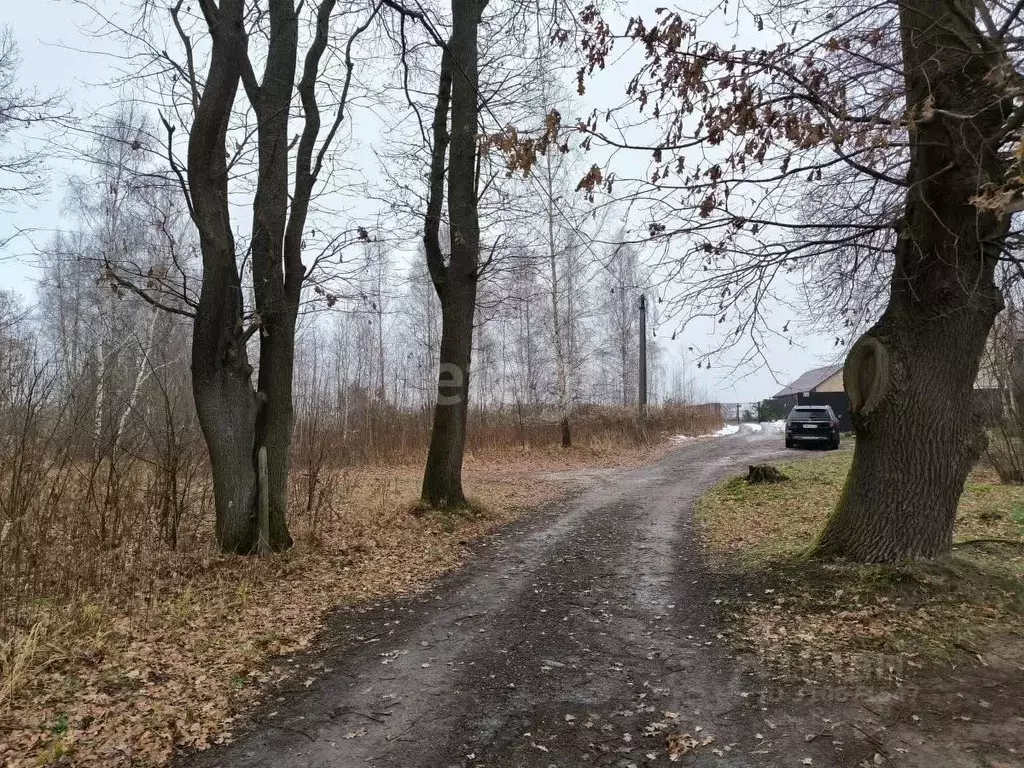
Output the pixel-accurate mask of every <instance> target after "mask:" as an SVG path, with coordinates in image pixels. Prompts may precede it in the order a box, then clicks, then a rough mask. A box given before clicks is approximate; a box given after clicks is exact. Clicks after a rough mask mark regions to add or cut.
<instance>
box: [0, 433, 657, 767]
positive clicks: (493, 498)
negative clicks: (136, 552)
mask: <svg viewBox="0 0 1024 768" xmlns="http://www.w3.org/2000/svg"><path fill="white" fill-rule="evenodd" d="M663 450H664V446H663V445H655V446H649V447H645V448H640V449H637V448H635V447H632V446H618V447H616V448H612V447H604V448H602V447H587V448H574V449H571V450H567V451H563V450H561V449H557V448H553V447H542V448H537V449H531V450H525V451H524V450H515V449H507V450H505V451H502V452H501V454H500V455H497V453H496V452H495V453H492V454H489V455H481V454H480V453H471V454H470V455H469V456H468V457H467V462H466V473H465V480H466V487H467V491H468V492H469V494H470V496H471V499H472V501H473V502H474V506H475V508H476V509H478V510H479V511H480V512H479V514H478V515H476V516H472V517H462V516H458V517H450V518H449V517H439V516H437V515H435V514H428V515H424V516H421V517H417V516H415V515H413V514H410V509H411V507H412V505H413V502H414V500H415V499H416V497H417V495H418V490H419V482H420V479H421V475H420V473H421V467H420V465H419V464H418V463H416V464H405V465H396V466H388V467H377V468H360V469H344V470H332V471H331V472H330V473H329V475H328V476H326V477H325V478H321V479H322V482H323V483H324V485H325V486H327V487H330V488H331V489H332V493H330V494H327V495H325V496H324V499H323V500H324V501H325V503H324V504H322V505H320V507H319V508H318V510H317V511H316V515H315V517H306V516H304V515H303V514H302V513H301V512H297V513H296V514H295V515H293V532H294V533H295V534H296V540H297V542H298V544H297V546H296V547H295V548H294V549H293V550H292V551H290V552H288V553H286V554H283V555H280V556H275V557H270V558H264V559H255V558H230V557H225V556H222V555H219V554H218V553H216V552H215V551H214V550H213V549H212V547H211V546H210V545H206V546H204V547H202V548H201V549H198V548H197V549H195V550H192V551H188V552H177V553H171V552H164V553H163V554H162V555H161V556H160V557H156V556H154V557H153V558H152V559H151V560H150V561H148V563H147V568H148V569H149V570H148V571H147V572H146V573H145V574H144V578H143V579H141V580H140V581H139V583H138V588H137V590H136V591H135V592H134V593H133V594H132V595H131V596H130V597H129V598H126V597H125V596H124V592H123V590H121V589H119V590H118V591H117V593H116V595H115V594H104V593H103V592H102V591H100V590H96V591H94V592H92V593H90V594H82V595H80V596H79V597H78V598H76V599H74V600H70V601H60V602H58V601H52V600H47V599H39V600H36V601H34V602H33V603H32V604H31V606H29V607H28V608H27V610H26V612H25V614H24V615H25V618H26V621H25V623H24V625H23V626H22V628H21V629H19V630H18V631H17V632H15V633H14V634H13V636H11V637H10V638H8V639H7V640H6V641H5V642H4V644H3V645H2V646H0V670H2V678H3V679H2V681H0V764H2V765H4V766H6V768H22V767H23V766H39V765H58V764H74V765H76V766H114V765H129V764H130V765H140V766H156V765H160V764H162V763H164V762H166V761H167V760H168V759H169V757H170V756H171V755H172V754H173V752H174V751H175V750H176V749H180V748H196V749H202V748H204V747H206V746H208V745H210V744H211V743H214V742H218V741H221V740H224V739H227V738H230V734H231V728H232V722H233V720H232V718H233V715H235V714H237V713H238V712H239V711H241V710H243V709H245V708H246V707H248V706H251V705H252V704H253V702H254V701H255V700H256V699H257V697H258V696H259V690H260V686H261V685H262V684H263V683H266V682H268V681H271V680H278V679H281V678H282V677H285V676H288V675H289V674H290V673H291V672H290V669H289V664H288V663H287V657H286V654H289V653H293V652H295V651H298V650H300V649H302V648H305V647H307V646H308V645H309V644H310V643H311V642H313V640H314V638H315V637H316V635H317V633H318V632H319V631H320V630H321V628H322V626H323V621H324V618H325V616H326V614H327V613H328V612H330V611H331V609H333V608H334V607H336V606H338V605H341V604H348V603H354V602H358V601H362V600H367V599H370V598H377V597H381V596H387V595H399V594H405V593H409V592H412V591H414V590H417V589H420V588H421V587H423V586H424V585H426V584H427V583H429V582H430V581H431V580H433V579H435V578H436V577H437V576H439V575H440V574H441V573H443V572H445V571H447V570H449V569H451V568H453V567H455V566H457V565H459V564H460V563H461V562H463V561H464V560H465V558H466V557H467V555H468V549H467V547H466V546H465V544H466V543H467V542H468V541H469V540H471V539H473V538H476V537H478V536H481V535H484V534H486V533H487V532H489V531H492V530H494V529H495V528H496V527H498V526H501V525H503V524H505V523H507V522H509V521H511V520H514V519H516V518H517V517H519V516H520V515H522V514H523V513H524V512H525V511H526V510H528V509H531V508H534V507H536V506H537V505H538V504H540V503H541V502H543V501H545V500H547V499H551V498H554V497H556V496H557V495H558V494H559V493H560V492H562V490H563V489H562V488H561V487H560V486H558V485H556V484H555V483H553V482H550V481H547V480H545V479H544V475H543V473H544V472H545V471H554V470H560V469H573V468H577V467H593V466H612V465H623V464H633V463H639V462H641V461H644V460H646V459H649V458H650V457H651V456H653V455H656V454H658V453H660V452H662V451H663ZM526 478H528V479H529V482H524V479H526ZM295 496H296V501H298V497H300V496H301V494H295ZM272 660H274V661H272Z"/></svg>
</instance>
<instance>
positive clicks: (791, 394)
mask: <svg viewBox="0 0 1024 768" xmlns="http://www.w3.org/2000/svg"><path fill="white" fill-rule="evenodd" d="M769 402H770V403H771V404H772V406H773V410H775V411H776V412H777V413H780V414H782V415H784V416H785V415H787V414H788V413H789V412H790V411H791V410H792V409H793V406H795V405H831V406H832V410H833V411H835V414H836V416H838V417H839V425H840V429H842V430H843V431H844V432H848V431H850V430H851V429H853V424H852V423H851V422H850V400H849V398H847V396H846V391H845V390H844V389H843V364H842V363H837V364H835V365H826V366H823V367H821V368H813V369H811V370H809V371H807V372H806V373H804V374H803V375H801V376H800V377H799V378H797V379H795V380H794V381H791V382H790V383H789V384H787V385H786V386H785V387H783V388H782V389H781V390H779V391H778V392H777V393H776V394H775V395H773V396H772V398H771V399H770V400H769Z"/></svg>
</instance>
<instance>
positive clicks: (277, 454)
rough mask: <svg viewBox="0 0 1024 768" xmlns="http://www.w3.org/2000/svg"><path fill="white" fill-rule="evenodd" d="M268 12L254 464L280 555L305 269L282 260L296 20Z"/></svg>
mask: <svg viewBox="0 0 1024 768" xmlns="http://www.w3.org/2000/svg"><path fill="white" fill-rule="evenodd" d="M269 10H270V39H269V46H268V50H267V60H266V65H265V69H264V74H263V80H262V84H261V85H260V86H259V88H258V90H257V89H254V88H253V87H252V86H250V85H247V91H248V92H249V93H248V95H249V100H250V102H252V105H253V107H254V109H255V112H256V117H257V120H258V127H257V146H258V149H259V155H258V156H259V169H260V175H259V180H258V182H257V185H256V194H255V196H254V198H253V233H252V271H253V294H254V297H255V301H256V312H257V314H258V316H259V324H260V328H259V333H260V365H259V377H258V381H257V389H258V391H259V397H260V409H259V413H258V415H257V418H256V433H255V441H254V444H253V449H252V459H251V460H252V461H253V463H254V464H255V463H257V462H258V454H259V451H260V449H261V448H265V449H266V452H267V459H266V464H267V482H266V488H267V491H268V493H269V496H270V498H269V500H268V506H269V545H270V548H271V550H273V551H275V552H279V551H281V550H284V549H287V548H288V547H290V546H291V545H292V538H291V535H290V534H289V533H288V525H287V517H286V514H287V507H288V471H289V469H290V466H291V443H292V428H293V423H294V414H293V406H292V383H293V374H294V361H295V324H296V320H297V317H298V308H299V294H300V291H301V288H302V275H303V272H304V270H303V268H302V264H301V261H300V263H299V265H298V267H297V270H298V278H297V279H295V275H294V274H292V273H293V272H294V271H295V270H296V267H295V266H294V265H293V264H292V263H291V262H290V261H289V259H288V257H292V258H293V259H294V258H300V256H301V254H299V253H297V252H296V253H294V254H293V253H287V254H286V250H288V246H289V243H288V242H287V241H286V238H285V232H286V229H287V227H288V205H289V200H288V192H289V188H288V156H289V135H288V117H289V110H290V106H291V101H292V91H293V88H294V85H293V84H294V83H295V73H296V55H297V53H298V16H297V13H296V11H295V9H294V8H293V3H292V0H271V2H270V3H269ZM300 173H301V172H300ZM303 218H304V216H303ZM296 248H297V244H296Z"/></svg>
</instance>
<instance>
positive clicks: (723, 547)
mask: <svg viewBox="0 0 1024 768" xmlns="http://www.w3.org/2000/svg"><path fill="white" fill-rule="evenodd" d="M851 458H852V451H842V452H836V453H828V454H825V455H823V456H821V457H820V458H819V457H815V458H813V459H808V460H804V461H799V462H794V463H793V464H788V465H784V466H782V467H781V469H782V470H783V471H784V472H785V473H786V474H787V475H789V477H790V478H791V479H790V480H789V481H788V482H786V483H779V484H775V485H758V486H751V485H748V484H747V483H746V482H745V481H744V480H743V479H742V478H734V479H732V480H729V481H727V482H725V483H722V484H721V485H719V486H718V487H716V488H714V489H713V490H712V491H710V492H709V493H708V494H707V495H706V496H705V497H704V498H703V499H702V500H701V502H700V504H699V505H698V520H699V523H700V525H701V528H702V531H703V533H704V536H705V537H706V540H707V542H708V547H709V549H710V550H711V557H712V561H713V563H714V564H715V565H716V567H719V568H721V569H722V570H723V571H724V574H725V581H726V582H727V583H729V584H731V585H732V589H731V591H732V593H733V594H731V595H728V594H723V595H721V596H718V597H717V599H716V600H715V602H716V603H717V604H719V605H720V606H721V608H722V609H723V611H724V612H725V615H726V617H727V618H728V619H729V625H730V629H729V631H728V633H727V634H728V637H729V638H730V640H731V641H732V642H733V643H734V644H736V645H738V646H740V647H741V648H743V649H745V650H749V651H752V652H753V653H755V654H756V655H757V656H758V657H759V658H760V660H761V661H762V662H763V663H764V664H765V666H766V667H768V668H769V669H770V670H771V671H773V672H774V673H776V674H777V675H778V676H780V677H782V678H786V679H791V680H795V681H799V682H804V683H806V684H808V685H811V686H816V685H825V684H828V683H836V682H846V683H858V682H869V681H870V682H872V683H874V684H894V685H899V684H900V682H901V680H902V679H903V677H904V676H905V675H906V674H908V673H909V671H910V670H909V669H908V668H913V667H918V666H921V665H922V664H924V663H927V662H928V661H929V660H933V659H937V658H950V657H954V656H963V655H964V654H968V655H971V656H976V655H979V654H980V653H981V652H982V651H983V650H984V648H986V647H987V646H988V644H990V643H991V641H992V639H993V638H996V637H1002V636H1006V635H1008V634H1012V633H1015V632H1016V633H1019V632H1020V629H1021V626H1022V622H1021V613H1022V610H1024V597H1022V596H1024V549H1022V548H1017V547H1006V546H1004V545H1001V544H994V545H991V546H990V545H987V544H984V543H981V544H980V545H973V544H972V545H970V546H964V547H958V548H956V549H955V550H954V555H952V556H950V557H949V558H945V559H943V560H940V561H937V562H931V563H926V562H922V563H907V564H904V565H898V566H866V565H855V564H850V563H843V562H836V563H827V562H818V561H809V560H805V559H804V558H802V557H801V554H802V553H803V552H804V551H805V550H806V549H807V548H808V547H809V546H810V545H811V544H812V543H813V541H814V538H815V536H816V535H817V534H818V533H819V532H820V530H821V529H822V527H823V525H824V523H825V520H826V518H827V516H828V515H829V513H830V512H831V511H832V509H833V508H834V507H835V504H836V503H837V501H838V499H839V496H840V494H841V492H842V488H843V484H844V482H845V479H846V474H847V471H848V469H849V464H850V461H851ZM1022 512H1024V487H1020V486H1009V485H1000V484H999V483H998V478H997V477H996V475H995V473H994V472H992V471H991V470H989V469H987V468H984V467H980V468H978V469H976V470H975V471H974V472H973V473H972V474H971V476H970V478H969V480H968V483H967V486H966V488H965V491H964V494H963V497H962V499H961V502H960V507H959V515H958V518H957V522H956V530H955V537H956V540H957V541H964V540H973V539H1005V540H1010V541H1019V542H1021V543H1024V516H1022Z"/></svg>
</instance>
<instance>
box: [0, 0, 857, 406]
mask: <svg viewBox="0 0 1024 768" xmlns="http://www.w3.org/2000/svg"><path fill="white" fill-rule="evenodd" d="M637 7H639V4H638V5H637ZM649 7H650V6H649V5H648V4H646V3H645V4H644V8H645V9H646V8H649ZM628 10H633V9H632V8H630V9H628ZM0 23H6V24H9V25H11V27H12V29H13V30H14V35H15V38H16V40H17V42H18V45H19V47H20V50H21V58H22V66H21V70H20V73H19V77H20V81H21V86H22V87H23V88H24V87H37V88H38V89H39V90H40V91H43V92H47V93H54V92H62V93H64V94H66V96H67V101H68V104H69V106H70V107H71V108H72V109H73V110H74V111H75V114H76V117H77V118H78V119H80V120H81V121H83V122H85V121H88V120H90V119H91V118H92V117H93V116H94V115H95V114H97V112H98V111H102V110H103V109H105V108H107V107H109V105H111V104H112V103H114V102H116V101H117V96H118V94H117V91H116V90H115V89H114V88H112V87H111V86H110V83H111V82H112V81H113V80H114V79H115V78H116V75H117V70H116V67H117V66H118V65H119V64H120V62H118V61H117V60H116V59H113V58H110V57H107V56H104V55H103V54H102V53H99V52H97V51H98V50H99V49H101V48H102V45H103V44H102V43H100V42H98V41H97V40H96V39H95V38H94V37H92V36H90V35H89V34H87V27H88V25H89V23H90V14H89V12H88V10H87V9H85V8H83V7H81V6H79V5H78V4H75V3H72V2H69V1H68V0H0ZM626 68H628V64H626V65H625V66H624V67H623V70H625V69H626ZM626 77H627V75H626V74H625V71H623V72H622V74H621V76H618V75H614V74H612V75H608V76H606V77H604V78H603V79H601V80H598V81H596V82H595V83H594V84H593V85H592V86H591V90H590V92H589V93H588V95H587V99H588V100H589V99H601V98H607V99H608V102H609V103H618V102H621V101H622V98H623V97H622V85H623V84H624V82H625V79H626ZM353 114H354V120H355V123H354V128H353V136H354V138H355V145H356V146H357V147H358V148H359V151H360V153H361V154H362V152H363V151H364V150H369V149H372V148H373V144H374V142H375V141H380V140H381V138H380V129H379V125H378V122H377V121H376V120H375V119H369V118H364V119H363V124H362V125H361V124H360V117H359V114H358V112H355V113H353ZM63 139H64V137H62V136H60V135H43V134H39V135H34V136H32V137H29V138H28V139H26V140H29V141H32V142H33V144H34V145H35V146H39V147H43V148H44V149H46V150H47V154H48V155H50V156H51V164H50V182H49V184H48V186H47V189H46V190H45V193H44V194H43V195H42V196H41V197H40V198H39V199H37V200H36V201H34V202H33V203H32V204H31V205H28V204H22V205H16V206H14V207H9V208H8V209H7V210H4V211H2V212H0V236H3V235H4V234H5V233H9V232H10V231H12V230H13V229H26V230H30V231H31V235H30V236H29V237H26V238H21V239H19V240H18V241H16V242H15V243H12V244H11V245H9V246H8V249H7V253H6V254H4V256H5V257H6V258H5V259H4V260H3V261H2V262H0V264H2V266H0V270H2V271H0V285H2V286H3V287H8V288H12V287H13V288H14V289H16V290H18V291H19V292H21V293H23V294H25V295H26V296H31V294H32V292H33V290H34V279H35V274H34V271H33V270H32V268H31V266H30V262H31V257H32V253H33V251H34V249H35V248H36V247H37V246H42V245H43V244H44V243H45V241H46V240H47V239H48V238H49V237H50V236H51V235H52V233H53V232H54V231H56V230H59V229H60V228H62V227H66V226H69V224H68V222H67V221H66V217H65V216H64V215H63V203H64V188H65V181H66V179H67V178H68V177H69V176H71V175H74V174H76V173H83V172H84V169H83V168H81V167H78V166H76V163H75V162H74V161H72V160H70V159H68V158H67V157H62V156H61V155H66V153H63V152H61V151H59V150H58V149H57V147H59V146H60V145H61V144H62V143H63ZM51 148H52V149H53V151H52V152H51V151H49V150H50V149H51ZM362 156H364V157H366V156H369V155H367V154H362ZM637 162H638V163H639V162H643V160H642V159H640V158H638V160H637ZM371 173H372V174H375V173H376V167H374V168H373V169H371ZM354 204H356V205H358V202H357V203H354ZM783 292H785V290H784V291H783ZM778 318H779V320H780V323H779V325H780V326H781V325H782V323H783V322H785V321H786V320H793V319H794V318H793V317H792V315H791V313H790V312H788V311H783V310H781V309H780V310H779V311H778ZM716 325H717V324H715V323H703V324H696V325H693V326H691V327H688V328H687V329H686V330H685V332H684V333H683V334H681V335H680V336H678V337H677V339H676V340H675V341H669V340H668V338H667V337H668V336H670V335H671V332H672V328H667V329H663V331H662V333H659V341H661V342H662V344H663V348H664V349H665V350H666V353H667V358H668V359H675V360H678V359H682V360H684V364H685V365H686V370H687V374H688V375H690V376H691V377H692V378H694V380H695V381H696V382H697V384H698V386H699V387H700V388H702V389H703V390H704V391H705V392H706V393H707V395H708V396H709V397H711V398H712V399H718V400H721V401H743V402H746V401H753V400H758V399H762V398H765V397H769V396H771V395H772V394H774V392H776V391H777V390H778V389H780V388H781V387H780V384H779V381H781V382H782V383H783V384H784V383H786V382H788V381H789V380H791V379H794V378H796V377H797V376H799V375H800V374H801V373H802V372H803V371H805V370H807V369H810V368H814V367H817V366H820V365H823V364H827V363H831V362H834V361H835V360H836V359H837V355H836V349H835V347H834V346H833V344H832V339H831V338H821V337H818V336H813V335H807V336H804V337H800V336H795V337H794V338H795V339H797V340H798V343H795V344H791V343H790V342H789V341H787V340H786V339H783V338H777V339H775V340H773V341H769V342H768V346H767V348H766V349H765V357H767V359H769V360H770V361H772V367H773V368H774V372H773V371H770V370H768V369H767V368H765V367H761V368H759V369H757V370H753V371H750V370H747V371H746V372H745V373H744V374H743V375H736V374H735V373H733V372H732V371H731V366H730V361H731V360H735V359H738V356H739V355H740V354H742V351H739V350H738V351H737V352H736V353H735V356H733V357H731V358H730V357H727V358H726V359H725V360H723V361H722V363H721V364H717V365H715V366H713V367H712V370H710V371H707V370H704V369H699V370H698V369H697V368H696V366H695V364H694V363H693V362H692V361H690V360H687V355H686V350H687V348H688V347H690V346H695V347H697V348H706V347H709V346H713V345H714V343H715V340H716V337H715V334H716V333H719V332H720V331H719V329H718V328H717V327H716Z"/></svg>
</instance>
